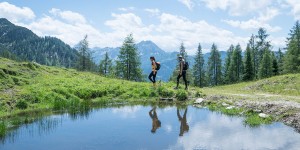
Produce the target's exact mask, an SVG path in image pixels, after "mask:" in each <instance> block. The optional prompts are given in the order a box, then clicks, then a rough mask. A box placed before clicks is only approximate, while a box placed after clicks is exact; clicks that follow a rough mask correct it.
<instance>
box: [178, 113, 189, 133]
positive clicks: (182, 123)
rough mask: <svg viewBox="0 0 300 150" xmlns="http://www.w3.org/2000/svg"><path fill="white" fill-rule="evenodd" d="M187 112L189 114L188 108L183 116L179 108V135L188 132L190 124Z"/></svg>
mask: <svg viewBox="0 0 300 150" xmlns="http://www.w3.org/2000/svg"><path fill="white" fill-rule="evenodd" d="M186 114H187V108H185V111H184V114H183V117H181V115H180V113H179V109H178V108H177V117H178V119H179V121H180V133H179V136H183V133H184V132H188V131H189V125H188V124H187V121H186Z"/></svg>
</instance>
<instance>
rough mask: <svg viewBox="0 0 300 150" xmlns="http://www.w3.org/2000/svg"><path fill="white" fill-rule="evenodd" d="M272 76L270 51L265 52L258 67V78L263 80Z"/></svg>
mask: <svg viewBox="0 0 300 150" xmlns="http://www.w3.org/2000/svg"><path fill="white" fill-rule="evenodd" d="M272 75H273V67H272V56H271V52H270V50H266V51H265V53H264V55H263V58H262V60H261V63H260V66H259V71H258V76H259V78H260V79H263V78H268V77H271V76H272Z"/></svg>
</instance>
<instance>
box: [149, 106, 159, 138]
mask: <svg viewBox="0 0 300 150" xmlns="http://www.w3.org/2000/svg"><path fill="white" fill-rule="evenodd" d="M149 116H150V117H151V119H152V129H151V132H152V133H155V132H156V129H158V128H159V127H161V122H160V121H159V120H158V117H157V114H156V107H154V108H152V109H151V110H150V111H149Z"/></svg>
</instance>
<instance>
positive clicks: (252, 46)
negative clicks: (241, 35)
mask: <svg viewBox="0 0 300 150" xmlns="http://www.w3.org/2000/svg"><path fill="white" fill-rule="evenodd" d="M249 48H250V50H251V55H252V62H253V73H254V78H255V79H257V78H258V70H259V53H258V49H257V45H256V38H255V36H254V35H253V34H252V35H251V37H250V40H249Z"/></svg>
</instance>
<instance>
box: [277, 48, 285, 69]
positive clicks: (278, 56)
mask: <svg viewBox="0 0 300 150" xmlns="http://www.w3.org/2000/svg"><path fill="white" fill-rule="evenodd" d="M283 56H284V55H283V53H282V51H281V49H280V48H279V49H278V54H277V60H278V73H279V74H282V73H283Z"/></svg>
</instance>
